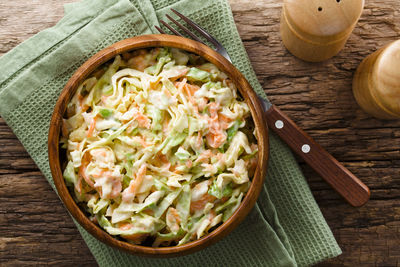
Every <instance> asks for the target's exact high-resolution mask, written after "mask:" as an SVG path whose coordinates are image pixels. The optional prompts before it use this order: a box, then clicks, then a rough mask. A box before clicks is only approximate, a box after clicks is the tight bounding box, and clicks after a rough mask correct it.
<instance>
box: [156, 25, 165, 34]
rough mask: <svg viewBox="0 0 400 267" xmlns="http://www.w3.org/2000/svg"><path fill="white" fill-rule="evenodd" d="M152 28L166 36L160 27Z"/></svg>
mask: <svg viewBox="0 0 400 267" xmlns="http://www.w3.org/2000/svg"><path fill="white" fill-rule="evenodd" d="M154 27H155V28H156V29H157V31H159V32H160V33H163V34H166V33H165V31H163V30H162V29H161V28H160V27H158V26H156V25H154Z"/></svg>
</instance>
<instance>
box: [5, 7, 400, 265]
mask: <svg viewBox="0 0 400 267" xmlns="http://www.w3.org/2000/svg"><path fill="white" fill-rule="evenodd" d="M72 1H73V0H41V1H35V0H29V1H23V0H15V1H0V55H1V54H3V53H6V52H7V51H9V50H10V49H12V48H13V47H14V46H16V45H17V44H19V43H21V42H22V41H24V40H26V39H27V38H29V37H30V36H32V35H34V34H36V33H37V32H38V31H40V30H43V29H45V28H48V27H50V26H53V25H54V24H55V23H56V22H57V21H58V20H59V19H60V18H61V17H62V15H63V9H62V5H63V3H67V2H72ZM230 3H231V7H232V10H233V13H234V18H235V21H236V23H237V27H238V30H239V32H240V34H241V37H242V39H243V42H244V44H245V46H246V49H247V52H248V54H249V57H250V59H251V61H252V64H253V67H254V69H255V71H256V73H257V75H258V78H259V80H260V82H261V83H262V85H263V86H264V88H265V90H266V92H267V94H268V96H269V98H270V99H271V100H272V101H273V103H274V104H276V105H277V106H278V107H279V108H280V109H281V110H283V111H284V112H285V113H286V114H288V115H289V116H290V117H291V119H293V120H294V121H295V122H296V123H297V124H298V125H299V126H300V127H302V128H303V129H304V130H305V131H306V132H308V133H309V134H310V136H311V137H313V138H314V139H315V140H316V141H317V142H319V143H320V144H321V145H322V146H323V147H324V148H325V149H326V150H327V151H328V152H330V153H331V154H332V155H333V156H334V157H336V158H337V159H338V160H339V161H340V162H343V163H344V165H345V166H346V167H347V168H348V169H349V170H350V171H352V172H353V173H354V174H355V175H356V176H357V177H359V178H360V179H361V180H362V181H363V182H365V183H366V184H367V185H368V186H369V187H370V189H371V199H370V201H369V202H368V203H367V204H366V205H365V206H363V207H361V208H353V207H351V206H349V205H348V204H347V203H346V202H344V201H343V200H342V198H341V197H339V196H338V195H337V194H336V193H335V192H334V191H333V190H332V189H331V188H330V187H329V186H328V185H327V184H326V183H325V182H323V181H322V180H321V178H320V177H319V176H318V175H317V174H315V173H314V172H313V171H311V169H310V168H309V167H308V166H306V165H305V164H303V163H302V168H303V171H304V173H305V175H306V177H307V180H308V181H309V183H310V186H311V189H312V192H313V194H314V196H315V198H316V200H317V202H318V204H319V205H320V207H321V210H322V212H323V214H324V216H325V218H326V220H327V222H328V224H329V226H330V227H331V229H332V231H333V233H334V235H335V237H336V239H337V241H338V243H339V245H340V246H341V248H342V250H343V254H342V255H341V256H339V257H337V258H335V259H331V260H329V261H326V262H324V263H321V264H320V265H319V266H399V265H400V120H393V121H383V120H377V119H373V118H371V117H370V116H369V115H367V114H366V113H364V112H363V111H362V110H361V109H360V108H359V107H358V106H357V104H356V102H355V100H354V98H353V95H352V91H351V82H352V77H353V73H354V71H355V69H356V68H357V66H358V64H359V63H360V62H361V60H362V59H363V58H364V57H366V56H367V55H368V54H370V53H372V52H373V51H375V50H376V49H378V48H380V47H382V46H383V45H385V44H386V43H388V42H390V41H393V40H395V39H399V38H400V2H399V1H398V0H369V1H366V5H365V10H364V12H363V14H362V16H361V19H360V21H359V23H358V25H357V27H356V29H355V30H354V32H353V34H352V35H351V37H350V39H349V41H348V42H347V44H346V46H345V48H344V49H343V50H342V51H341V52H340V53H339V54H338V55H337V56H335V57H334V58H332V59H331V60H329V61H327V62H323V63H305V62H302V61H300V60H298V59H296V58H295V57H293V56H292V55H291V54H290V53H289V52H288V51H287V50H286V49H285V48H284V47H283V45H282V42H281V39H280V36H279V20H280V12H281V1H280V0H258V1H253V0H230ZM0 201H1V206H0V231H1V232H0V265H4V266H21V265H32V264H35V265H45V264H57V265H59V266H70V265H74V264H75V265H79V266H81V265H86V266H94V265H95V264H96V262H95V260H94V259H93V256H92V255H91V254H90V252H89V250H88V248H87V247H86V245H85V243H84V242H83V240H82V239H81V237H80V235H79V233H78V231H77V230H76V228H75V226H74V224H73V222H72V220H71V218H70V217H69V215H68V214H67V212H66V210H65V209H64V207H63V206H62V204H61V202H60V200H59V199H58V198H57V196H56V194H55V193H54V192H53V191H52V189H51V188H50V186H49V185H48V183H47V181H46V180H45V178H44V177H43V176H42V174H41V173H40V172H39V171H38V169H37V167H36V166H35V164H34V162H33V161H32V160H31V159H30V157H29V155H28V154H27V153H26V151H25V149H24V148H23V147H22V146H21V144H20V143H19V141H18V140H17V139H16V137H15V136H14V134H13V133H12V131H11V130H10V128H9V127H8V126H7V125H6V124H5V123H4V121H3V120H0Z"/></svg>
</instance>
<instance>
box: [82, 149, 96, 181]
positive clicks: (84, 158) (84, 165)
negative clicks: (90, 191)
mask: <svg viewBox="0 0 400 267" xmlns="http://www.w3.org/2000/svg"><path fill="white" fill-rule="evenodd" d="M89 161H90V154H88V153H85V154H84V155H83V156H82V163H81V166H80V167H79V176H80V177H82V178H83V179H84V180H85V182H86V183H87V184H88V185H89V186H90V187H92V188H94V183H93V181H92V180H90V178H89V177H88V176H87V175H86V168H87V165H88V164H89Z"/></svg>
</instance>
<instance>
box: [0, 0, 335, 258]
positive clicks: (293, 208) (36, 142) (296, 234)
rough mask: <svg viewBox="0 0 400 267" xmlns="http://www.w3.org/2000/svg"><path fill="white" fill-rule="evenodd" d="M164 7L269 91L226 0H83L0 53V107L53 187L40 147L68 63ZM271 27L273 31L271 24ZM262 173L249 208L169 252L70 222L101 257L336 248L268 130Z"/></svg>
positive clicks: (286, 253) (322, 253) (134, 30)
mask: <svg viewBox="0 0 400 267" xmlns="http://www.w3.org/2000/svg"><path fill="white" fill-rule="evenodd" d="M170 8H175V9H177V10H178V11H180V12H182V13H183V14H185V15H187V16H189V17H190V18H192V19H193V20H195V21H196V22H198V23H199V24H200V25H202V26H203V27H204V28H206V29H207V30H208V31H210V33H211V34H212V35H214V36H215V37H217V38H218V39H219V40H220V41H221V43H222V44H223V45H224V46H225V47H226V48H227V50H228V52H229V55H230V56H231V58H232V59H233V64H234V65H235V66H236V67H237V68H238V69H240V70H241V71H242V73H243V74H244V75H245V76H246V77H247V79H248V80H249V82H250V83H251V85H252V86H253V88H254V89H255V90H256V92H257V93H258V94H259V95H260V96H262V97H266V96H265V93H264V91H263V89H262V88H261V86H260V84H259V83H258V81H257V78H256V76H255V74H254V72H253V69H252V68H251V64H250V62H249V59H248V57H247V54H246V51H245V49H244V47H243V44H242V42H241V40H240V37H239V34H238V32H237V30H236V27H235V23H234V20H233V17H232V13H231V10H230V6H229V4H228V3H227V2H226V1H225V0H201V1H193V0H131V1H129V0H120V1H118V0H96V1H93V0H84V1H82V2H79V3H72V4H67V5H66V6H65V16H64V18H63V19H61V20H60V22H59V23H58V24H57V25H56V26H54V27H53V28H50V29H47V30H44V31H42V32H40V33H39V34H37V35H36V36H34V37H32V38H31V39H29V40H28V41H26V42H24V43H22V44H21V45H19V46H17V47H16V48H14V49H13V50H12V51H10V52H9V53H8V54H6V55H4V56H3V57H1V58H0V114H1V116H2V117H3V118H4V119H5V120H6V122H7V124H8V125H9V126H10V127H11V128H12V129H13V131H14V133H15V135H16V136H17V137H18V138H19V140H20V141H21V142H22V144H23V145H24V147H25V148H26V150H27V151H28V153H29V154H30V155H31V157H32V158H33V159H34V161H35V162H36V164H37V165H38V167H39V168H40V170H41V171H42V172H43V174H44V176H45V177H46V178H47V179H48V181H49V183H50V184H51V186H52V187H53V188H54V183H53V181H52V177H51V174H50V169H49V164H48V156H47V133H48V129H49V121H50V117H51V114H52V110H53V107H54V105H55V102H56V100H57V98H58V95H59V93H60V92H61V90H62V88H63V87H64V85H65V84H66V82H67V81H68V79H69V78H70V77H71V75H72V74H73V72H74V71H75V70H76V69H77V68H78V67H79V66H80V65H81V64H82V63H83V62H85V61H86V60H87V59H88V58H89V57H90V56H92V55H93V54H95V53H96V52H98V51H99V50H100V49H102V48H104V47H106V46H108V45H110V44H112V43H114V42H116V41H119V40H122V39H125V38H128V37H132V36H136V35H141V34H150V33H154V25H159V23H158V19H162V18H164V15H165V14H166V13H169V9H170ZM276 34H278V33H276ZM270 144H271V151H270V155H271V156H270V162H269V167H268V175H267V177H266V182H265V184H264V186H263V190H262V192H261V195H260V197H259V200H258V202H257V204H256V206H255V208H254V209H253V210H252V211H251V213H250V214H249V215H248V217H247V218H246V219H245V221H244V222H243V223H242V224H241V225H240V226H239V227H238V228H237V229H235V230H234V231H233V232H232V233H231V234H230V235H229V236H228V237H226V238H225V239H223V240H222V241H220V242H218V243H217V244H215V245H213V246H211V247H209V248H207V249H204V250H202V251H200V252H197V253H194V254H191V255H188V256H182V257H176V258H171V259H152V258H141V257H137V256H132V255H128V254H126V253H124V252H121V251H118V250H115V249H113V248H110V247H108V246H106V245H104V244H103V243H101V242H99V241H97V240H96V239H95V238H94V237H92V236H91V235H90V234H88V233H87V232H86V231H85V230H84V229H83V228H81V227H80V226H79V225H78V224H77V227H78V229H79V231H80V232H81V234H82V236H83V238H84V240H85V241H86V243H87V245H88V247H89V249H90V250H91V252H92V253H93V255H94V257H95V258H96V260H97V262H98V263H99V265H100V266H127V265H132V266H135V265H137V266H150V265H152V266H153V265H156V266H157V265H162V266H178V265H181V266H188V265H190V266H192V265H194V266H227V265H232V266H244V265H248V266H307V265H312V264H314V263H317V262H319V261H322V260H325V259H327V258H331V257H335V256H337V255H339V254H340V253H341V250H340V248H339V247H338V245H337V243H336V241H335V239H334V237H333V235H332V232H331V231H330V229H329V227H328V225H327V224H326V222H325V220H324V218H323V216H322V214H321V212H320V210H319V208H318V205H317V204H316V202H315V200H314V198H313V196H312V194H311V192H310V189H309V187H308V185H307V183H306V181H305V179H304V176H303V175H302V173H301V171H300V169H299V166H298V165H297V163H296V161H295V159H294V157H293V155H292V153H291V151H290V150H289V149H288V147H287V146H286V145H284V144H283V143H282V142H281V141H280V140H279V139H278V138H277V137H276V136H275V135H274V134H271V136H270Z"/></svg>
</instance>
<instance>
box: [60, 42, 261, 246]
mask: <svg viewBox="0 0 400 267" xmlns="http://www.w3.org/2000/svg"><path fill="white" fill-rule="evenodd" d="M62 132H63V136H62V138H61V143H62V144H61V145H62V147H63V148H65V149H66V154H67V164H66V167H65V169H64V173H63V176H64V179H65V181H66V184H67V185H68V186H69V188H70V189H71V191H72V195H73V196H74V198H75V200H76V201H77V202H78V203H79V204H80V206H81V207H82V208H83V209H84V210H85V211H86V212H87V214H88V216H89V217H90V219H91V220H92V221H94V222H95V223H97V224H98V225H100V226H101V227H102V228H103V229H104V230H105V231H107V232H108V233H109V234H111V235H113V236H119V237H120V238H123V239H125V240H127V241H128V242H131V243H134V244H143V245H151V246H154V247H158V246H171V245H181V244H185V243H187V242H189V241H191V240H195V239H199V238H201V237H202V236H204V235H206V234H207V233H209V232H211V231H212V230H213V229H215V228H216V227H218V226H219V225H220V224H221V223H223V222H225V221H226V220H227V219H228V218H229V217H230V216H231V215H232V214H233V213H234V212H235V210H236V209H237V208H238V207H239V205H240V203H241V201H242V199H243V198H244V196H245V194H246V192H247V190H248V188H249V186H250V183H251V177H252V175H253V174H254V171H255V167H256V163H257V151H258V150H257V140H256V136H255V130H254V124H253V121H252V119H251V116H250V110H249V107H248V106H247V104H246V103H245V101H244V100H243V99H242V98H241V96H240V95H239V93H238V92H237V90H236V88H235V85H234V84H233V82H232V81H231V80H230V79H229V77H227V75H226V74H225V73H223V72H221V71H220V70H219V69H218V68H217V67H216V66H215V65H213V64H211V63H209V62H206V61H205V60H204V59H203V58H201V57H199V56H197V55H194V54H191V53H188V52H185V51H182V50H178V49H175V48H168V47H163V48H151V49H142V50H136V51H133V52H131V53H125V54H122V55H118V56H116V57H115V59H114V60H113V62H109V63H108V64H105V65H104V66H102V67H101V68H100V69H99V70H98V71H96V72H95V73H93V74H92V75H91V76H90V77H89V78H88V79H86V80H85V81H84V82H83V83H82V84H80V86H79V88H78V89H77V92H76V93H75V95H74V96H73V98H72V99H71V101H70V103H69V104H68V108H67V113H66V116H65V119H64V123H63V131H62Z"/></svg>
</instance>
